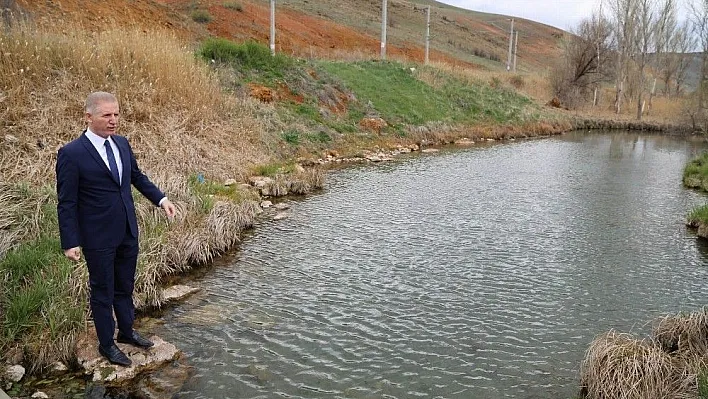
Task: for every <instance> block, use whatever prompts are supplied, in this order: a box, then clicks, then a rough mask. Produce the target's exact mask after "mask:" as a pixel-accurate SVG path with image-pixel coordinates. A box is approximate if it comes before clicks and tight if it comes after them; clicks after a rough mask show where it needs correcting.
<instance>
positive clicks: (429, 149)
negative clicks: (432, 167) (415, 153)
mask: <svg viewBox="0 0 708 399" xmlns="http://www.w3.org/2000/svg"><path fill="white" fill-rule="evenodd" d="M438 151H440V150H439V149H437V148H426V149H424V150H422V151H421V152H422V153H425V154H429V153H433V152H438Z"/></svg>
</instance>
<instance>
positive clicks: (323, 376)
mask: <svg viewBox="0 0 708 399" xmlns="http://www.w3.org/2000/svg"><path fill="white" fill-rule="evenodd" d="M704 148H706V147H705V144H704V143H702V142H699V141H691V140H686V139H681V138H674V137H666V136H656V135H639V134H633V133H629V132H618V133H578V132H575V133H569V134H565V135H562V136H556V137H552V138H546V139H541V140H525V141H516V142H509V143H504V144H500V143H484V144H477V145H475V146H473V147H470V148H466V149H443V150H442V151H441V152H439V153H437V154H418V155H415V156H410V157H406V158H402V159H400V160H398V161H396V162H392V163H387V164H379V165H365V166H359V167H350V168H346V169H343V170H340V171H336V172H333V173H331V175H330V176H329V178H328V183H327V187H326V190H325V191H324V192H322V193H321V194H318V195H314V196H310V197H308V198H306V199H305V200H302V201H291V202H289V204H290V205H291V209H290V210H289V212H290V214H291V216H290V217H289V218H288V219H285V220H280V221H273V220H270V219H267V220H266V219H264V221H262V222H260V223H259V224H258V225H257V226H256V228H255V229H254V230H253V231H252V232H251V233H250V234H249V235H248V237H247V238H246V239H245V240H244V242H243V243H242V244H241V246H240V249H239V251H238V252H237V253H235V254H234V255H233V257H231V258H230V261H229V262H228V264H226V265H221V266H218V267H214V268H212V269H211V270H210V271H209V272H208V273H206V274H205V275H204V276H202V277H200V278H199V279H198V280H197V281H195V282H194V283H195V284H197V285H198V286H200V287H201V288H202V289H203V291H202V292H201V293H200V294H197V295H195V296H193V297H191V298H190V299H189V300H187V301H186V302H185V303H182V304H180V305H178V306H176V307H175V308H174V309H172V310H170V311H169V312H167V313H166V314H165V316H164V320H163V321H164V324H163V325H162V326H161V327H160V328H159V329H158V331H155V332H156V333H158V334H159V335H161V336H163V337H164V338H165V339H166V340H168V341H171V342H173V343H175V344H176V345H177V346H178V347H179V348H181V349H182V350H183V351H184V352H185V358H186V362H187V363H188V364H190V365H191V366H193V367H194V375H193V376H192V377H191V378H190V380H189V381H188V382H187V383H186V384H185V385H184V386H183V387H182V388H181V391H180V392H179V393H178V394H177V395H176V397H177V398H273V397H286V398H571V397H573V396H574V395H576V394H577V393H578V384H579V368H580V363H581V361H582V359H583V358H584V354H585V350H586V349H587V348H588V345H589V343H590V342H591V341H592V340H593V338H594V337H595V336H597V335H598V334H601V333H604V332H606V331H608V330H610V329H616V330H618V331H621V332H632V333H635V334H637V335H638V336H646V335H647V334H648V333H649V331H650V327H649V326H648V325H647V323H649V322H651V321H652V320H654V319H655V318H657V317H660V316H663V315H666V314H671V313H676V312H679V311H687V312H688V311H695V310H698V309H700V308H701V307H702V306H703V305H704V304H705V303H706V297H705V292H706V290H705V284H706V281H707V279H708V248H707V247H706V245H705V243H704V242H703V241H702V240H698V239H697V238H696V237H695V235H694V234H693V233H692V232H691V231H689V230H687V228H686V227H685V220H686V214H687V212H688V211H689V210H691V209H692V208H693V207H694V206H697V205H699V204H703V203H704V202H705V201H706V199H705V197H704V196H703V195H702V194H699V193H696V192H693V191H690V190H687V189H684V188H683V187H682V185H681V175H682V171H683V167H684V165H685V164H686V162H687V161H688V160H689V159H691V158H693V157H694V156H696V155H697V154H698V153H699V152H700V151H701V150H702V149H704Z"/></svg>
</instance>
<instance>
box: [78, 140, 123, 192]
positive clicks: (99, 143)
mask: <svg viewBox="0 0 708 399" xmlns="http://www.w3.org/2000/svg"><path fill="white" fill-rule="evenodd" d="M86 137H88V139H89V140H90V141H91V144H93V146H94V147H95V148H96V151H98V155H100V156H101V159H103V162H104V163H105V164H106V166H107V167H108V169H110V168H111V166H110V164H109V163H108V154H106V147H105V146H104V144H103V143H105V142H106V140H108V142H109V143H111V148H112V149H113V156H115V158H116V165H118V181H119V182H122V181H123V161H122V160H121V158H120V151H118V146H117V145H116V143H114V142H113V140H111V137H110V136H108V138H107V139H104V138H103V137H101V136H99V135H97V134H96V133H94V132H92V131H91V130H90V129H86Z"/></svg>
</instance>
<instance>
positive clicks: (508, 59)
mask: <svg viewBox="0 0 708 399" xmlns="http://www.w3.org/2000/svg"><path fill="white" fill-rule="evenodd" d="M513 45H514V18H512V19H511V29H510V30H509V54H508V56H507V57H506V70H507V71H511V48H512V47H513Z"/></svg>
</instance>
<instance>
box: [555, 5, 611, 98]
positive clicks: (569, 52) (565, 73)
mask: <svg viewBox="0 0 708 399" xmlns="http://www.w3.org/2000/svg"><path fill="white" fill-rule="evenodd" d="M611 40H612V29H611V26H610V23H609V21H608V20H607V19H606V18H604V17H603V16H602V15H600V14H599V13H594V14H593V15H592V17H591V18H590V19H585V20H583V21H581V22H580V24H579V25H578V27H577V29H575V30H574V31H572V32H571V34H570V35H567V36H566V37H565V40H564V42H563V48H564V52H563V58H562V61H561V63H560V64H559V65H558V66H557V67H556V68H555V71H554V73H553V75H552V76H553V78H552V82H551V84H552V86H553V91H554V95H555V96H556V97H557V98H558V99H559V100H560V101H561V102H562V103H563V104H565V105H567V106H569V107H575V106H577V105H578V104H579V103H580V102H583V101H584V100H585V99H586V98H587V94H588V92H589V91H590V90H591V89H592V88H594V87H595V86H596V85H598V84H599V83H600V82H603V81H606V80H607V79H608V78H610V77H611V76H612V69H613V68H612V67H611V63H612V56H611V54H612V52H611V47H612V42H611Z"/></svg>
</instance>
